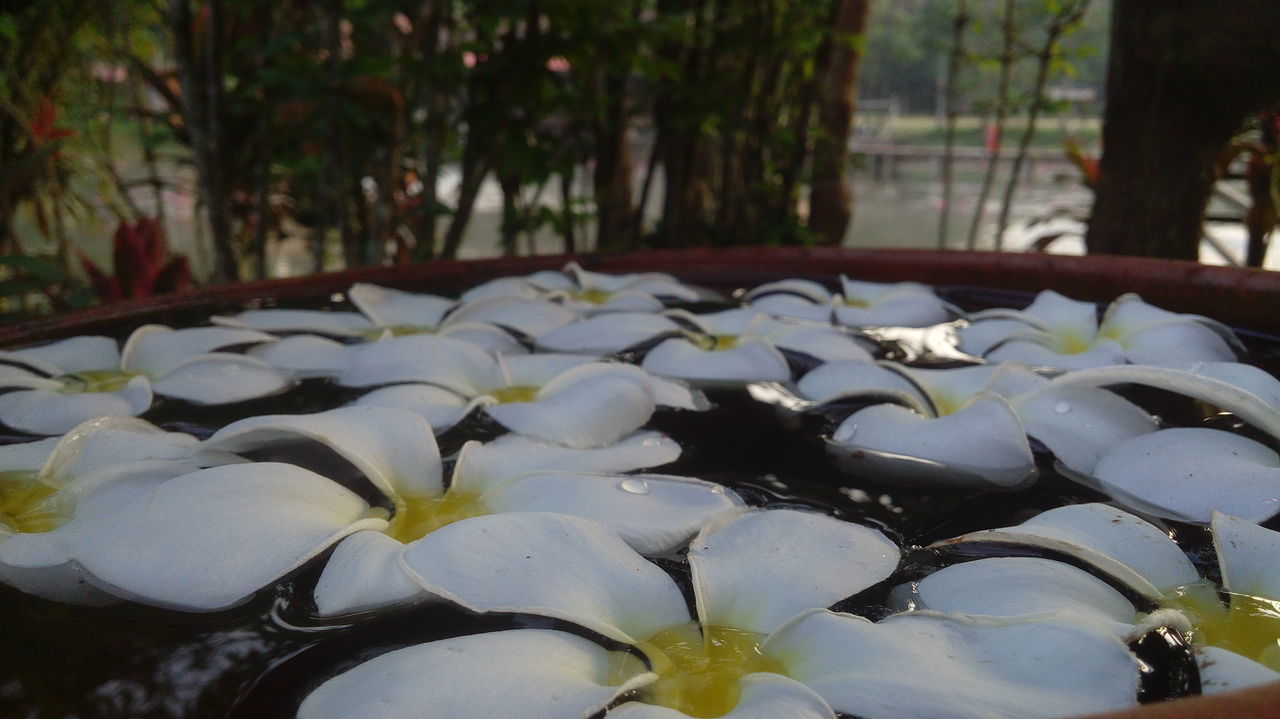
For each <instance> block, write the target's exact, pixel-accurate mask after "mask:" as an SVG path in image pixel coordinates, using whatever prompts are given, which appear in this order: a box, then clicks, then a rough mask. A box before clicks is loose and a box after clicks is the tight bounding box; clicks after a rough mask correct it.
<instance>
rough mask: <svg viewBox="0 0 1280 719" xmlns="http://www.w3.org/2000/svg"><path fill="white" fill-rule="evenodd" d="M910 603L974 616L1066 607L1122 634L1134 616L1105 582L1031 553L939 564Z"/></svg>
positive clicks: (1014, 614) (1126, 602) (1022, 613)
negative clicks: (1111, 626)
mask: <svg viewBox="0 0 1280 719" xmlns="http://www.w3.org/2000/svg"><path fill="white" fill-rule="evenodd" d="M911 599H912V600H914V605H915V606H914V607H913V608H915V609H932V610H934V611H938V612H942V613H943V614H953V613H957V612H958V613H960V614H968V615H970V616H978V617H1006V618H1011V617H1019V616H1026V615H1034V614H1047V613H1051V612H1056V611H1071V612H1076V613H1078V614H1081V615H1084V616H1089V617H1093V618H1095V619H1096V620H1099V621H1101V622H1103V623H1106V624H1114V625H1115V627H1116V631H1117V633H1119V634H1121V635H1122V636H1123V634H1124V633H1125V632H1126V631H1128V629H1130V628H1131V626H1130V625H1132V624H1133V622H1134V620H1135V619H1136V616H1137V615H1136V611H1135V609H1134V607H1133V604H1131V603H1130V602H1129V600H1127V599H1125V598H1124V595H1123V594H1121V593H1120V592H1117V591H1116V590H1115V589H1113V588H1112V587H1111V585H1109V584H1107V583H1106V582H1104V581H1102V580H1101V579H1098V578H1097V577H1095V576H1093V575H1092V574H1089V573H1088V572H1086V571H1084V570H1082V569H1077V568H1075V567H1073V566H1071V565H1069V564H1064V563H1063V562H1055V561H1052V560H1049V559H1039V558H1037V557H989V558H986V559H977V560H974V561H972V562H961V563H959V564H953V565H951V566H949V567H944V568H943V569H940V570H938V571H936V572H934V573H932V574H930V575H928V576H927V577H925V578H924V579H921V580H920V581H919V582H918V583H916V587H915V592H914V593H913V594H912V595H911Z"/></svg>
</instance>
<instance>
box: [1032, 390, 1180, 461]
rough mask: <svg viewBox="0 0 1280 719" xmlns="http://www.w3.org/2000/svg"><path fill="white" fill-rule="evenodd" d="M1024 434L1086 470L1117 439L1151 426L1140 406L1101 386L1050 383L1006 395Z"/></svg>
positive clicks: (1129, 437)
mask: <svg viewBox="0 0 1280 719" xmlns="http://www.w3.org/2000/svg"><path fill="white" fill-rule="evenodd" d="M1010 404H1011V405H1012V406H1013V411H1014V412H1015V413H1017V415H1018V418H1019V419H1021V420H1022V425H1023V427H1024V428H1025V429H1026V432H1027V434H1028V435H1029V436H1031V437H1034V438H1035V439H1038V440H1040V442H1041V443H1043V444H1044V445H1045V446H1046V447H1048V448H1049V451H1051V452H1053V454H1054V456H1055V457H1057V458H1058V460H1059V461H1060V462H1062V463H1063V464H1064V465H1066V466H1067V467H1069V468H1071V469H1073V470H1075V471H1077V472H1081V473H1083V474H1092V473H1093V471H1094V468H1095V467H1096V466H1097V464H1098V459H1099V458H1100V457H1101V456H1102V455H1103V454H1106V452H1107V451H1108V450H1110V449H1111V448H1113V447H1115V446H1116V445H1118V444H1120V443H1121V442H1123V441H1125V440H1127V439H1132V438H1134V437H1137V436H1140V435H1143V434H1148V433H1150V432H1154V431H1155V430H1156V422H1155V420H1154V419H1152V417H1151V415H1149V414H1147V412H1146V411H1145V410H1143V409H1142V408H1141V407H1138V406H1137V405H1135V404H1133V403H1132V402H1129V401H1128V400H1126V399H1124V398H1122V397H1120V396H1119V395H1116V394H1112V393H1111V392H1108V391H1106V390H1101V389H1093V388H1085V387H1072V386H1070V385H1068V386H1061V385H1055V384H1053V383H1050V384H1049V385H1047V386H1044V387H1042V388H1041V389H1038V390H1033V391H1031V392H1028V393H1025V394H1022V395H1019V396H1017V397H1014V398H1012V399H1011V400H1010Z"/></svg>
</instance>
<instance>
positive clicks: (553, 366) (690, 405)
mask: <svg viewBox="0 0 1280 719" xmlns="http://www.w3.org/2000/svg"><path fill="white" fill-rule="evenodd" d="M338 382H339V383H340V384H343V385H346V386H351V387H375V386H380V385H390V386H386V387H382V388H381V389H377V390H374V391H372V392H370V393H369V394H366V395H365V396H363V397H361V398H360V399H359V400H358V404H361V405H373V406H389V407H397V408H400V409H407V410H410V411H413V412H417V413H418V414H421V415H422V416H423V417H426V418H427V420H428V421H429V422H431V425H432V426H433V427H438V428H442V429H443V428H446V427H449V426H452V425H453V424H455V423H456V422H458V421H459V420H461V419H462V418H463V417H464V416H466V415H467V414H468V413H470V412H471V411H472V410H474V409H481V410H482V411H484V412H485V413H486V414H487V415H488V416H489V417H491V418H492V419H494V420H495V421H496V422H498V423H499V424H501V425H503V426H504V427H507V428H508V429H510V430H512V431H513V432H518V433H521V434H527V435H530V436H533V437H539V438H541V439H545V440H548V441H552V442H557V443H559V444H564V445H568V446H571V447H600V446H604V445H608V444H612V443H613V442H616V441H617V440H618V439H619V438H620V437H622V436H623V435H626V434H628V433H630V432H632V431H634V430H635V429H637V428H638V427H640V426H641V425H643V424H644V423H646V422H648V421H649V417H650V416H651V415H652V414H653V411H654V409H655V408H656V407H657V406H659V405H662V406H667V407H675V408H679V409H705V407H706V402H705V399H704V398H703V397H702V396H701V395H700V394H699V393H695V392H693V391H691V390H690V389H689V388H688V387H685V386H683V385H681V384H679V383H677V382H672V381H670V380H665V379H661V378H658V377H653V376H651V375H649V374H648V373H647V372H645V371H644V370H641V369H639V368H637V367H634V366H631V365H626V364H622V363H619V362H595V361H593V360H592V358H590V357H586V356H579V355H560V354H538V355H515V356H502V355H494V354H490V353H488V352H484V351H483V350H480V349H479V348H476V347H474V346H472V345H468V344H466V343H463V342H458V341H456V340H449V339H448V338H441V337H398V338H394V339H389V340H385V341H383V342H378V343H374V344H371V345H367V346H365V347H363V348H362V350H361V351H360V352H359V353H358V354H357V355H356V356H355V358H354V359H353V361H352V363H351V365H350V367H348V369H347V371H346V372H345V373H344V374H343V375H342V376H341V377H340V378H339V379H338Z"/></svg>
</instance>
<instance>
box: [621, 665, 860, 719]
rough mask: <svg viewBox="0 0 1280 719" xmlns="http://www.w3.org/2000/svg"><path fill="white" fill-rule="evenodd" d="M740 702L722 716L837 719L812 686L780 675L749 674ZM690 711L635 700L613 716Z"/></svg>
mask: <svg viewBox="0 0 1280 719" xmlns="http://www.w3.org/2000/svg"><path fill="white" fill-rule="evenodd" d="M740 686H741V690H742V694H741V695H740V696H739V697H738V703H737V704H736V705H735V706H734V707H733V709H732V710H730V711H729V713H728V714H724V715H723V716H722V719H779V718H780V717H785V718H786V719H835V714H834V713H833V712H832V711H831V707H829V706H827V703H826V702H825V701H823V699H822V697H820V696H818V695H817V694H816V693H815V692H814V691H813V690H812V689H810V688H809V687H806V686H805V685H803V684H801V683H800V682H797V681H795V680H794V679H790V678H788V677H784V676H780V675H778V674H748V675H746V676H745V677H743V678H742V679H741V680H740ZM688 716H689V715H688V714H685V713H684V712H679V711H676V710H675V709H668V708H667V707H661V706H656V705H654V704H641V703H640V702H636V701H632V702H627V703H626V704H623V705H622V706H619V707H618V708H617V709H613V710H611V711H610V712H609V717H610V718H611V719H687V718H688Z"/></svg>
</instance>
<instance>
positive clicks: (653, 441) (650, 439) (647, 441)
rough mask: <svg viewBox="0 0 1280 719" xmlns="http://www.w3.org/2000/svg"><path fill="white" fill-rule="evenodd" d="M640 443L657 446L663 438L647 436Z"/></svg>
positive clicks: (645, 445)
mask: <svg viewBox="0 0 1280 719" xmlns="http://www.w3.org/2000/svg"><path fill="white" fill-rule="evenodd" d="M640 444H641V445H642V446H644V447H657V446H658V445H660V444H662V439H661V438H660V437H645V438H644V440H642V441H641V442H640Z"/></svg>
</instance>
